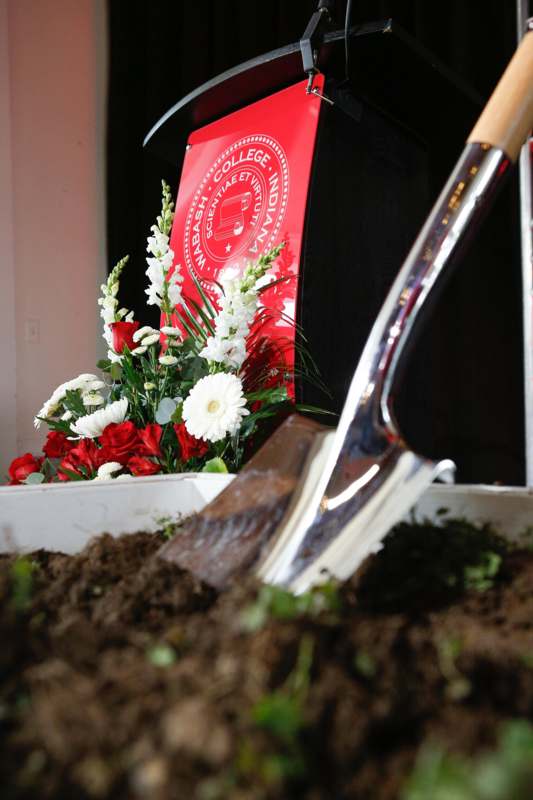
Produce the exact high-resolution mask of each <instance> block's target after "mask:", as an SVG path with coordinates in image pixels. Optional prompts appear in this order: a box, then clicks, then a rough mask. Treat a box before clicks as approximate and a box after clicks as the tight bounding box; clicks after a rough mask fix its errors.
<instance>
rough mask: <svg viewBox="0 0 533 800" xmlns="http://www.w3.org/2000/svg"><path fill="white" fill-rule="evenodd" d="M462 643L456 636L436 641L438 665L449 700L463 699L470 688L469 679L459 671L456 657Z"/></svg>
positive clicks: (459, 652)
mask: <svg viewBox="0 0 533 800" xmlns="http://www.w3.org/2000/svg"><path fill="white" fill-rule="evenodd" d="M461 650H462V643H461V640H460V639H459V638H457V637H450V638H448V639H440V640H439V641H438V642H437V657H438V660H439V667H440V671H441V673H442V676H443V678H444V680H445V681H446V696H447V697H449V698H450V700H463V699H464V698H465V697H468V695H469V694H470V692H471V690H472V686H471V684H470V681H469V680H468V679H467V678H465V676H464V675H463V674H462V673H461V672H460V671H459V669H458V667H457V659H458V658H459V656H460V655H461Z"/></svg>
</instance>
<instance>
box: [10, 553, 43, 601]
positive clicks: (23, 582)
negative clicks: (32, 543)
mask: <svg viewBox="0 0 533 800" xmlns="http://www.w3.org/2000/svg"><path fill="white" fill-rule="evenodd" d="M36 569H37V564H36V563H35V561H30V559H29V558H27V557H26V556H19V557H18V558H16V559H15V561H14V562H13V564H12V566H11V604H12V605H13V607H14V609H15V611H18V612H24V611H27V610H28V608H29V607H30V605H31V597H32V592H33V573H34V572H35V570H36Z"/></svg>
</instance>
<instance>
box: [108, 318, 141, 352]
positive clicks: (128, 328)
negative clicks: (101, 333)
mask: <svg viewBox="0 0 533 800" xmlns="http://www.w3.org/2000/svg"><path fill="white" fill-rule="evenodd" d="M109 327H110V328H111V333H112V334H113V350H114V351H115V353H123V352H124V348H125V347H127V348H128V350H134V349H135V348H136V347H137V343H136V342H134V341H133V334H134V333H135V331H136V330H137V328H138V327H139V323H138V322H112V323H111V324H110V326H109Z"/></svg>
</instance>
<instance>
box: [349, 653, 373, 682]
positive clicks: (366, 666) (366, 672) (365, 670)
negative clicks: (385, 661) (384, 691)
mask: <svg viewBox="0 0 533 800" xmlns="http://www.w3.org/2000/svg"><path fill="white" fill-rule="evenodd" d="M353 665H354V667H355V671H356V672H358V673H359V675H361V676H362V677H363V678H367V679H370V678H373V677H374V675H375V674H376V671H377V666H376V662H375V661H374V659H373V657H372V656H371V655H370V653H368V652H367V651H366V650H357V651H356V653H355V656H354V660H353Z"/></svg>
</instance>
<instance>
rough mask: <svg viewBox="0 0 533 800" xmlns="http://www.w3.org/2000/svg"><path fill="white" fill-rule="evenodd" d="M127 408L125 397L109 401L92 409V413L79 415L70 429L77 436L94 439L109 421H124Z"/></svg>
mask: <svg viewBox="0 0 533 800" xmlns="http://www.w3.org/2000/svg"><path fill="white" fill-rule="evenodd" d="M127 410H128V401H127V400H126V399H125V398H123V399H122V400H115V402H114V403H110V404H109V405H108V406H106V407H105V408H101V409H99V410H98V411H93V413H92V414H87V415H86V416H85V417H80V418H79V419H78V420H77V421H76V422H75V423H74V425H72V430H73V432H74V433H77V434H78V435H79V436H83V437H86V438H87V439H96V438H97V437H98V436H100V434H101V433H102V432H103V430H104V429H105V428H107V426H108V425H109V424H110V423H111V422H116V423H120V422H124V419H125V417H126V412H127Z"/></svg>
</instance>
